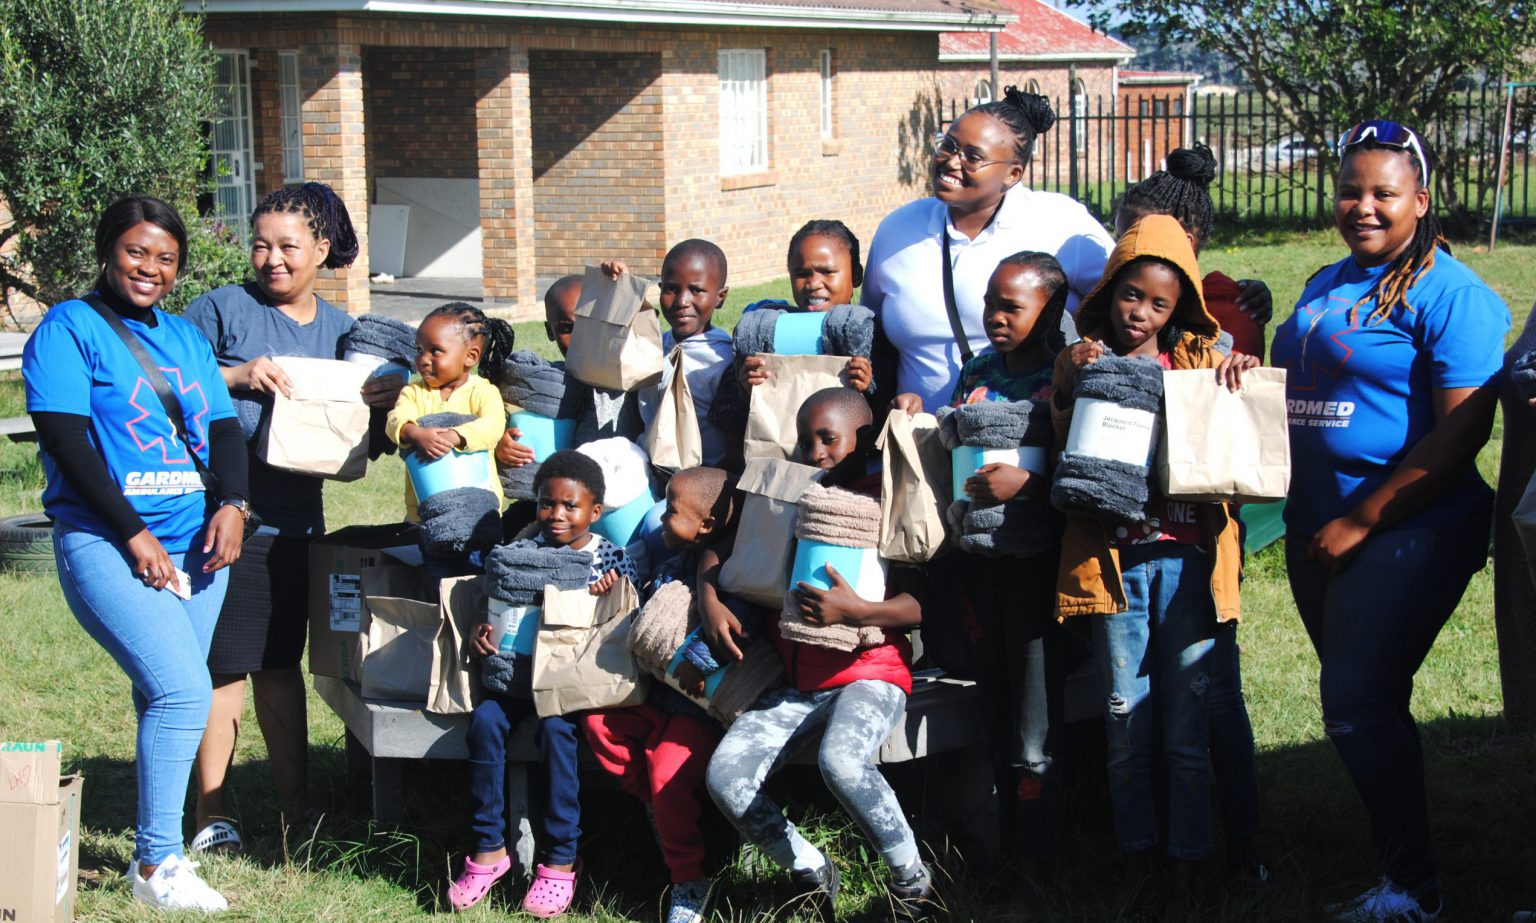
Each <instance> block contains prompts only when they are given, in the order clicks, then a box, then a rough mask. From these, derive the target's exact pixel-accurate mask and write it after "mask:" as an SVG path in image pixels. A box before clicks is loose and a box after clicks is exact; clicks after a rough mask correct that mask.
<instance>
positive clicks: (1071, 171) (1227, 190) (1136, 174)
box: [943, 84, 1536, 228]
mask: <svg viewBox="0 0 1536 923" xmlns="http://www.w3.org/2000/svg"><path fill="white" fill-rule="evenodd" d="M1512 102H1513V106H1512V113H1513V119H1512V122H1511V129H1510V135H1511V143H1510V150H1509V155H1508V160H1507V161H1506V164H1505V185H1504V195H1503V197H1502V198H1503V200H1502V209H1501V210H1500V213H1501V216H1502V219H1501V220H1502V225H1503V226H1509V225H1511V224H1523V223H1536V197H1533V195H1532V189H1531V186H1532V183H1531V179H1532V174H1533V173H1536V150H1533V148H1536V145H1533V140H1536V128H1533V122H1536V88H1530V87H1525V88H1520V89H1517V90H1515V91H1514V96H1513V99H1512ZM1053 105H1054V106H1055V108H1056V112H1057V113H1058V116H1059V121H1058V122H1057V125H1056V128H1055V129H1054V130H1053V131H1050V132H1048V133H1046V134H1045V135H1043V136H1041V138H1040V141H1039V143H1038V145H1037V148H1036V152H1035V158H1034V161H1033V162H1032V163H1031V164H1030V166H1029V168H1028V170H1027V173H1026V181H1027V182H1028V183H1029V184H1030V186H1031V187H1033V188H1036V189H1046V190H1051V191H1054V192H1064V193H1067V194H1069V195H1071V196H1072V197H1073V198H1076V199H1078V200H1079V201H1081V202H1083V203H1084V204H1085V205H1087V206H1088V207H1089V208H1090V209H1091V210H1093V212H1094V213H1095V214H1097V215H1098V216H1099V217H1101V218H1108V217H1109V212H1110V210H1111V209H1112V208H1113V207H1114V202H1115V201H1116V199H1117V197H1118V196H1119V195H1120V194H1121V193H1123V192H1124V191H1125V190H1126V188H1127V187H1128V186H1130V185H1131V184H1133V183H1135V182H1137V181H1139V180H1141V179H1143V178H1145V177H1146V175H1147V174H1149V173H1151V172H1152V171H1153V170H1159V169H1162V167H1163V166H1164V162H1165V159H1166V157H1167V154H1168V152H1169V151H1171V150H1173V149H1175V148H1177V147H1180V146H1183V145H1186V144H1189V143H1192V142H1194V141H1201V142H1204V143H1205V144H1207V145H1209V146H1210V148H1211V150H1212V152H1213V153H1214V154H1215V156H1216V160H1217V163H1218V165H1219V166H1218V169H1217V175H1216V179H1215V181H1214V182H1212V184H1211V199H1212V200H1213V202H1214V203H1215V205H1216V209H1217V212H1218V214H1219V215H1221V216H1222V217H1224V218H1229V219H1231V218H1236V219H1239V220H1240V221H1242V222H1245V223H1250V222H1251V223H1257V224H1266V223H1273V224H1297V225H1310V224H1317V223H1322V222H1326V221H1328V220H1330V216H1331V208H1332V206H1331V200H1332V195H1333V176H1332V167H1331V163H1330V161H1331V158H1328V157H1323V156H1320V152H1319V151H1318V150H1316V148H1315V147H1314V146H1313V145H1312V144H1310V143H1309V142H1307V141H1306V140H1305V139H1304V138H1302V137H1301V136H1300V135H1298V134H1297V133H1296V132H1295V131H1294V130H1293V129H1291V128H1290V127H1289V126H1288V125H1286V123H1285V122H1284V120H1283V119H1282V118H1281V116H1280V114H1279V113H1278V112H1277V111H1276V110H1275V109H1274V107H1272V106H1270V105H1269V103H1268V102H1267V101H1265V100H1264V99H1263V98H1262V97H1261V96H1260V95H1258V94H1256V93H1239V94H1237V95H1220V94H1215V93H1212V94H1202V95H1195V96H1193V97H1192V98H1191V99H1190V101H1189V103H1188V105H1187V106H1186V102H1185V97H1184V95H1183V94H1182V93H1178V94H1168V95H1152V96H1148V95H1141V94H1137V93H1135V92H1122V93H1121V94H1120V95H1119V97H1118V98H1112V99H1108V100H1106V99H1104V98H1103V97H1094V98H1092V99H1089V98H1088V97H1086V96H1078V97H1076V99H1075V105H1074V104H1073V102H1070V101H1067V100H1062V99H1057V100H1053ZM1505 106H1506V91H1505V89H1504V87H1503V86H1502V85H1500V84H1488V85H1486V86H1483V87H1481V88H1478V89H1474V90H1471V91H1468V92H1462V93H1458V94H1456V95H1455V97H1453V99H1452V100H1451V103H1450V105H1448V106H1447V107H1446V108H1445V109H1444V110H1443V111H1442V113H1441V115H1440V116H1439V117H1438V118H1435V119H1432V120H1431V121H1430V122H1428V123H1427V124H1419V125H1415V126H1414V127H1415V128H1416V129H1418V130H1419V131H1420V132H1421V133H1422V134H1423V136H1424V137H1425V139H1426V140H1427V141H1428V142H1429V144H1430V146H1431V147H1432V148H1433V149H1434V150H1435V151H1436V153H1437V155H1438V158H1439V167H1438V169H1437V173H1438V176H1437V178H1436V181H1435V184H1434V187H1435V195H1436V198H1437V201H1438V204H1439V207H1440V210H1441V211H1442V213H1444V214H1449V215H1452V216H1454V217H1456V218H1458V219H1459V220H1461V221H1462V222H1464V223H1465V222H1471V223H1474V224H1480V225H1481V227H1483V228H1486V227H1487V224H1488V222H1489V221H1490V220H1491V219H1492V217H1493V211H1494V204H1495V202H1494V200H1495V191H1496V188H1497V184H1498V171H1499V163H1498V160H1499V146H1500V135H1501V132H1502V131H1503V127H1504V114H1505ZM965 108H966V106H965V104H964V103H963V102H961V101H956V100H951V101H950V102H949V103H948V105H947V106H946V107H945V109H946V111H945V112H944V113H943V115H945V116H947V119H946V120H945V121H946V122H947V121H949V120H953V119H954V118H955V117H956V116H957V115H959V114H960V113H961V112H963V111H964V110H965ZM1340 127H1341V129H1342V128H1343V127H1344V126H1340Z"/></svg>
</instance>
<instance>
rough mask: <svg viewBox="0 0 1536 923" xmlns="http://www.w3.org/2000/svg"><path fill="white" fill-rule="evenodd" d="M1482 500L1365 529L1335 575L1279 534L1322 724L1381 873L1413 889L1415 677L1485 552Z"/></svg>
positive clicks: (1418, 790) (1423, 813)
mask: <svg viewBox="0 0 1536 923" xmlns="http://www.w3.org/2000/svg"><path fill="white" fill-rule="evenodd" d="M1490 520H1491V510H1490V508H1489V507H1488V506H1487V505H1483V506H1481V507H1480V508H1478V509H1476V510H1474V511H1473V512H1472V513H1470V514H1469V515H1466V516H1463V517H1461V518H1460V519H1457V520H1453V521H1451V522H1447V523H1442V524H1440V525H1437V526H1432V527H1424V528H1408V529H1390V530H1388V531H1386V532H1381V533H1378V534H1376V535H1372V536H1371V537H1370V538H1368V539H1366V540H1365V542H1364V543H1363V544H1362V545H1361V547H1360V551H1359V553H1357V554H1356V555H1355V557H1354V559H1353V560H1351V561H1350V562H1349V564H1348V565H1346V566H1345V567H1344V569H1343V570H1341V571H1339V572H1338V573H1333V572H1331V571H1329V570H1328V569H1327V568H1325V567H1323V566H1322V565H1320V564H1318V563H1317V562H1315V561H1311V560H1309V559H1308V558H1307V547H1308V544H1309V539H1303V538H1293V539H1290V540H1288V541H1287V542H1286V546H1285V563H1286V571H1287V573H1288V575H1289V577H1290V582H1291V593H1292V595H1294V596H1295V598H1296V610H1297V612H1298V613H1299V614H1300V615H1301V621H1302V624H1303V625H1305V626H1306V629H1307V634H1308V636H1310V637H1311V639H1312V646H1313V648H1315V649H1316V651H1317V658H1318V660H1319V662H1320V664H1321V674H1320V678H1319V687H1320V692H1321V698H1322V704H1323V730H1324V732H1325V733H1326V734H1327V735H1328V739H1329V740H1331V741H1333V746H1334V749H1335V750H1337V751H1338V753H1339V756H1340V758H1342V759H1343V760H1344V768H1345V769H1346V770H1347V771H1348V772H1349V777H1350V779H1351V781H1353V782H1354V783H1355V789H1356V790H1357V791H1358V792H1359V793H1360V799H1361V800H1362V801H1363V802H1365V810H1366V813H1367V814H1369V815H1370V818H1371V833H1372V835H1373V837H1374V839H1375V841H1376V849H1377V850H1378V852H1379V853H1380V855H1381V860H1382V862H1383V863H1384V865H1385V866H1386V873H1387V876H1388V877H1389V878H1391V879H1392V881H1393V882H1395V883H1396V884H1397V885H1398V886H1400V887H1402V888H1405V889H1408V890H1416V889H1418V888H1420V887H1422V886H1424V885H1426V884H1429V883H1431V882H1432V881H1434V879H1435V858H1434V851H1433V848H1432V846H1431V843H1430V835H1429V805H1428V801H1427V798H1426V796H1425V793H1424V751H1423V749H1422V747H1421V746H1420V744H1419V729H1418V725H1417V724H1415V723H1414V720H1413V714H1412V713H1411V712H1410V711H1409V703H1410V700H1411V699H1412V697H1413V675H1414V674H1415V673H1417V672H1418V669H1419V665H1420V664H1422V663H1423V662H1424V658H1425V656H1427V655H1428V654H1429V649H1430V648H1431V647H1432V646H1433V645H1434V643H1435V637H1436V636H1437V635H1439V634H1440V629H1441V628H1442V627H1443V626H1444V625H1445V623H1446V621H1447V620H1448V619H1449V618H1450V617H1451V613H1452V612H1454V611H1455V610H1456V605H1457V603H1459V602H1460V601H1461V594H1462V593H1463V592H1464V591H1465V590H1466V588H1467V583H1468V582H1469V581H1470V580H1471V579H1472V575H1473V574H1475V573H1477V572H1478V571H1479V570H1482V568H1483V565H1484V564H1485V563H1487V559H1488V531H1489V528H1490V525H1491V521H1490Z"/></svg>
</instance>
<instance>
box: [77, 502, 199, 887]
mask: <svg viewBox="0 0 1536 923" xmlns="http://www.w3.org/2000/svg"><path fill="white" fill-rule="evenodd" d="M202 541H203V539H202V536H201V534H199V535H198V536H196V537H194V538H193V540H192V550H190V551H187V552H184V553H176V552H172V553H171V554H170V558H171V563H173V564H175V565H176V566H177V567H179V568H181V569H182V570H184V571H186V572H187V575H188V576H189V577H191V579H192V598H191V599H190V600H183V599H182V598H181V597H179V596H177V595H176V594H175V593H172V592H171V591H170V590H154V589H150V588H149V587H147V586H145V585H144V582H143V581H142V580H140V579H139V578H138V577H136V576H134V573H133V559H132V558H131V557H129V556H128V552H127V547H126V545H125V544H124V543H122V542H119V541H115V540H113V539H109V538H106V537H105V536H101V535H97V534H95V533H93V532H87V531H85V530H83V529H76V528H72V527H70V526H68V525H65V524H64V523H62V522H55V523H54V529H53V553H54V557H55V558H56V559H57V561H58V565H59V586H60V587H62V588H63V590H64V601H65V602H66V603H68V604H69V609H70V611H71V612H73V613H74V615H75V619H76V620H77V621H79V623H80V627H82V628H84V629H85V632H86V634H88V635H90V636H91V637H92V638H93V639H95V641H96V643H97V644H100V645H101V646H102V647H103V648H105V649H106V651H107V653H109V654H111V655H112V659H113V660H115V661H117V665H118V666H119V667H121V668H122V670H123V672H124V673H126V674H128V679H129V681H130V682H132V683H133V709H134V711H135V712H136V713H137V715H138V719H139V732H138V739H137V742H136V745H135V753H134V765H135V768H136V769H137V772H138V785H139V805H138V816H137V822H136V824H135V831H134V839H133V843H134V846H133V858H134V859H135V860H136V861H138V862H140V863H143V864H145V865H158V864H159V863H160V862H162V861H164V860H165V858H166V857H167V856H172V855H177V856H180V855H183V852H182V831H181V815H182V806H183V805H184V804H185V803H186V800H187V780H188V779H189V778H190V777H191V774H192V760H193V758H194V757H195V756H196V755H197V746H198V744H199V743H201V742H202V739H203V731H204V729H206V728H207V726H208V708H209V706H210V705H212V703H213V680H212V679H211V678H210V677H209V675H208V645H209V644H210V643H211V642H212V640H213V628H214V626H215V625H216V624H217V623H218V620H219V609H220V608H222V607H223V605H224V589H225V587H226V586H227V584H228V582H229V570H228V569H227V568H225V569H222V570H217V571H214V572H213V573H211V574H205V573H203V562H204V561H206V560H207V557H208V556H207V555H205V554H203V552H202Z"/></svg>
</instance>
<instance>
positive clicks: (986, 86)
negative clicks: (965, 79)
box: [971, 80, 992, 106]
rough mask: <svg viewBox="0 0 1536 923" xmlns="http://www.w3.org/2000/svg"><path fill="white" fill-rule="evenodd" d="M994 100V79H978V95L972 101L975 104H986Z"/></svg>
mask: <svg viewBox="0 0 1536 923" xmlns="http://www.w3.org/2000/svg"><path fill="white" fill-rule="evenodd" d="M991 101H992V81H991V80H978V81H977V82H976V96H975V97H974V101H973V102H972V103H971V105H973V106H985V105H986V104H987V103H990V102H991Z"/></svg>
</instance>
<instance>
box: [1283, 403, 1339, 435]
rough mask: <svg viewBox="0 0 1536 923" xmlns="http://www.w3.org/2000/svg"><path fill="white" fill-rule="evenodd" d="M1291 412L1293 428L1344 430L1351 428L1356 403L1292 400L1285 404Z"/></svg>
mask: <svg viewBox="0 0 1536 923" xmlns="http://www.w3.org/2000/svg"><path fill="white" fill-rule="evenodd" d="M1285 403H1286V406H1287V409H1288V410H1289V411H1290V423H1291V425H1292V426H1321V427H1327V428H1334V429H1342V428H1344V427H1347V426H1349V420H1350V418H1351V417H1353V416H1354V415H1355V402H1354V401H1309V400H1305V399H1291V400H1288V401H1286V402H1285Z"/></svg>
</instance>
